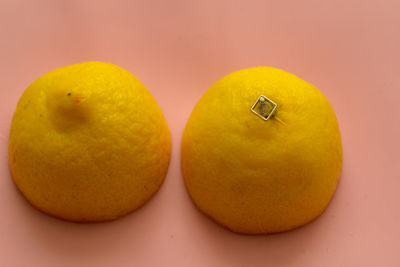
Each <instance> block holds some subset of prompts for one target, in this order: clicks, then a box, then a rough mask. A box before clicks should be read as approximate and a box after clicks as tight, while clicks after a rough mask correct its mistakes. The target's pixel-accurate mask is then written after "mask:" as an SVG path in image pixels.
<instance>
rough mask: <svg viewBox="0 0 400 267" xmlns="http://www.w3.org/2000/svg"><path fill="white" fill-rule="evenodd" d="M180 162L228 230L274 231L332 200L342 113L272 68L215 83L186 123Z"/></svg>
mask: <svg viewBox="0 0 400 267" xmlns="http://www.w3.org/2000/svg"><path fill="white" fill-rule="evenodd" d="M181 167H182V172H183V176H184V180H185V184H186V187H187V190H188V192H189V194H190V196H191V198H192V200H193V201H194V203H195V204H196V206H197V207H198V208H199V209H200V210H202V211H203V212H204V213H205V214H207V215H208V216H210V217H211V218H213V219H214V220H215V221H216V222H218V223H220V224H222V225H224V226H226V227H228V228H229V229H231V230H233V231H235V232H240V233H248V234H261V233H275V232H281V231H287V230H290V229H293V228H296V227H299V226H301V225H304V224H306V223H308V222H310V221H311V220H313V219H315V218H316V217H317V216H319V215H320V214H321V213H322V212H323V211H324V209H325V208H326V207H327V205H328V203H329V202H330V200H331V198H332V196H333V194H334V192H335V189H336V186H337V183H338V180H339V177H340V173H341V168H342V145H341V138H340V132H339V127H338V123H337V120H336V116H335V113H334V111H333V109H332V107H331V105H330V104H329V102H328V100H327V99H326V98H325V97H324V96H323V95H322V93H321V92H320V91H318V89H317V88H315V87H314V86H313V85H311V84H310V83H307V82H305V81H304V80H302V79H300V78H298V77H297V76H295V75H293V74H290V73H288V72H285V71H283V70H279V69H276V68H272V67H257V68H250V69H244V70H240V71H237V72H234V73H232V74H229V75H227V76H225V77H224V78H222V79H220V80H219V81H218V82H216V83H215V84H214V85H213V86H211V88H210V89H208V91H207V92H206V93H205V94H204V95H203V97H202V98H201V99H200V100H199V102H198V103H197V104H196V106H195V108H194V109H193V112H192V114H191V115H190V118H189V120H188V122H187V125H186V127H185V130H184V133H183V137H182V146H181Z"/></svg>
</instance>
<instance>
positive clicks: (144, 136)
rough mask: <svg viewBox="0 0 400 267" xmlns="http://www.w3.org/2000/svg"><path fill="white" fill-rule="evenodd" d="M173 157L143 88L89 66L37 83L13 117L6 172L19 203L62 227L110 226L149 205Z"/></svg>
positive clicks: (121, 74)
mask: <svg viewBox="0 0 400 267" xmlns="http://www.w3.org/2000/svg"><path fill="white" fill-rule="evenodd" d="M169 158H170V133H169V129H168V126H167V123H166V120H165V118H164V116H163V114H162V112H161V110H160V108H159V106H158V105H157V103H156V101H155V100H154V98H153V96H152V95H151V94H150V92H149V91H148V90H147V89H146V87H145V86H144V85H143V84H142V83H141V82H140V81H139V80H138V79H137V78H136V77H135V76H133V75H132V74H131V73H129V72H128V71H126V70H124V69H122V68H120V67H117V66H115V65H112V64H107V63H102V62H86V63H81V64H74V65H70V66H66V67H63V68H59V69H56V70H53V71H51V72H49V73H47V74H45V75H43V76H41V77H40V78H38V79H37V80H36V81H34V82H33V83H32V84H31V85H30V86H29V87H28V88H27V89H26V90H25V92H24V94H23V95H22V97H21V99H20V100H19V102H18V106H17V108H16V110H15V113H14V116H13V120H12V124H11V131H10V140H9V165H10V170H11V174H12V176H13V179H14V181H15V183H16V185H17V186H18V188H19V189H20V191H21V192H22V193H23V194H24V196H25V197H26V198H27V199H28V200H29V201H30V202H31V203H32V204H33V205H34V206H36V207H37V208H39V209H40V210H42V211H44V212H46V213H48V214H51V215H54V216H56V217H60V218H63V219H67V220H72V221H79V222H90V221H105V220H112V219H115V218H117V217H120V216H122V215H124V214H127V213H129V212H131V211H133V210H135V209H136V208H138V207H139V206H141V205H142V204H144V202H146V201H147V200H148V199H149V198H150V197H151V196H152V195H153V194H154V193H155V192H156V191H157V190H158V189H159V187H160V185H161V184H162V182H163V180H164V178H165V175H166V172H167V169H168V164H169Z"/></svg>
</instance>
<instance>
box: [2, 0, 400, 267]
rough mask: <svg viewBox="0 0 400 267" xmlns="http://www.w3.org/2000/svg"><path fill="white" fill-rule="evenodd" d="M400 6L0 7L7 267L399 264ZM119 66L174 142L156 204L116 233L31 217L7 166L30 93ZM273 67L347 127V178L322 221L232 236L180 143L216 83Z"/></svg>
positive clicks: (105, 226)
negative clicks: (33, 86) (46, 77)
mask: <svg viewBox="0 0 400 267" xmlns="http://www.w3.org/2000/svg"><path fill="white" fill-rule="evenodd" d="M399 3H400V2H399V1H378V0H372V1H357V0H339V1H321V0H315V1H314V0H303V1H243V2H242V3H238V2H237V1H212V0H208V1H183V0H170V1H161V0H159V1H117V0H114V1H78V0H75V1H50V0H48V1H43V0H41V1H28V0H26V1H21V0H18V1H11V0H10V1H1V3H0V82H1V86H0V214H1V220H0V266H13V267H14V266H178V267H179V266H194V267H195V266H199V267H200V266H201V267H203V266H230V267H235V266H274V267H276V266H308V267H313V266H318V267H319V266H324V267H325V266H363V267H366V266H384V267H388V266H389V267H391V266H393V267H398V266H400V228H399V226H400V193H399V190H400V159H399V150H400V142H399V136H400V127H399V126H400V119H399V117H400V116H399V114H400V112H399V109H400V104H399V102H400V101H399V100H400V93H399V92H400V75H399V74H400V73H399V71H400V68H399V62H400V52H399V48H400V16H399V11H400V4H399ZM89 60H100V61H106V62H112V63H114V64H117V65H120V66H122V67H124V68H126V69H127V70H129V71H131V72H132V73H134V74H135V75H136V76H137V77H138V78H139V79H140V80H141V81H142V82H143V83H144V84H145V85H146V86H147V87H148V88H149V90H150V91H151V92H152V93H153V95H154V96H155V98H156V100H157V102H158V103H159V105H160V106H161V108H162V110H163V111H164V114H165V116H166V118H167V121H168V123H169V125H170V128H171V133H172V143H173V151H172V160H171V164H170V168H169V173H168V176H167V178H166V181H165V183H164V185H163V186H162V188H161V190H160V191H159V193H158V194H157V195H156V196H155V197H154V198H153V199H152V200H151V201H150V202H148V203H147V205H145V206H144V207H143V208H142V209H140V210H138V211H137V212H135V213H133V214H131V215H129V216H127V217H125V218H123V219H120V220H118V221H115V222H111V223H102V224H92V225H90V224H89V225H88V224H86V225H85V224H75V223H69V222H64V221H61V220H58V219H54V218H52V217H49V216H47V215H45V214H43V213H41V212H38V211H37V210H35V209H33V208H32V207H31V206H30V205H29V204H28V202H27V201H26V200H25V199H24V198H23V197H22V196H21V195H20V194H19V193H18V191H17V190H16V188H15V186H14V184H13V182H12V180H11V177H10V174H9V170H8V166H7V142H8V132H9V127H10V120H11V116H12V113H13V111H14V108H15V106H16V103H17V101H18V98H19V97H20V95H21V94H22V92H23V90H24V89H25V88H26V87H27V86H28V85H29V83H31V82H32V81H33V80H34V79H35V78H37V77H38V76H40V75H42V74H44V73H46V72H47V71H49V70H51V69H54V68H56V67H60V66H64V65H68V64H72V63H77V62H82V61H89ZM258 65H269V66H275V67H279V68H283V69H285V70H287V71H289V72H293V73H295V74H297V75H299V76H300V77H302V78H303V79H305V80H307V81H310V82H312V83H313V84H315V85H316V86H317V87H318V88H320V90H321V91H322V92H323V93H324V94H325V95H326V96H327V97H328V98H329V99H330V101H331V103H332V105H333V107H334V109H335V111H336V114H337V116H338V119H339V122H340V128H341V131H342V138H343V147H344V168H343V175H342V179H341V182H340V184H339V187H338V190H337V193H336V195H335V197H334V199H333V201H332V202H331V205H330V206H329V208H328V209H327V210H326V212H325V213H324V214H323V215H322V216H321V217H320V218H319V219H318V220H316V221H315V222H313V223H311V224H309V225H307V226H305V227H303V228H300V229H298V230H295V231H292V232H287V233H284V234H276V235H270V236H265V235H264V236H244V235H238V234H233V233H231V232H229V231H227V230H225V229H223V228H221V227H219V226H218V225H216V224H214V223H213V222H212V221H210V220H209V219H208V218H206V217H205V216H203V214H201V213H200V212H199V211H198V210H197V209H195V207H194V206H193V204H192V202H191V201H190V199H189V197H188V195H187V193H186V190H185V188H184V184H183V180H182V175H181V172H180V166H179V161H180V159H179V157H180V155H179V151H180V138H181V135H182V131H183V128H184V126H185V123H186V121H187V119H188V116H189V114H190V112H191V110H192V108H193V106H194V104H195V103H196V101H197V100H198V99H199V98H200V97H201V95H202V94H203V93H204V92H205V91H206V89H207V88H208V87H209V86H210V85H211V84H212V83H214V82H215V81H216V80H217V79H218V78H220V77H222V76H224V75H226V74H228V73H230V72H232V71H234V70H238V69H241V68H246V67H252V66H258Z"/></svg>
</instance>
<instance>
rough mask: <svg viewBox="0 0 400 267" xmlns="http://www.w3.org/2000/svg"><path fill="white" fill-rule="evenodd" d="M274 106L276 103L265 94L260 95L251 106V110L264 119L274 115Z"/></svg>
mask: <svg viewBox="0 0 400 267" xmlns="http://www.w3.org/2000/svg"><path fill="white" fill-rule="evenodd" d="M276 107H277V104H276V103H275V102H274V101H272V100H271V99H268V98H267V97H266V96H263V95H260V96H259V97H258V98H257V101H256V102H255V103H254V105H253V106H252V107H251V112H253V113H254V114H256V115H257V116H258V117H260V118H261V119H263V120H265V121H266V120H268V119H269V118H271V117H272V116H273V115H274V113H275V111H276Z"/></svg>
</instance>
